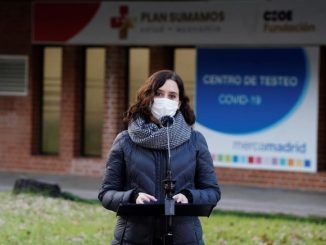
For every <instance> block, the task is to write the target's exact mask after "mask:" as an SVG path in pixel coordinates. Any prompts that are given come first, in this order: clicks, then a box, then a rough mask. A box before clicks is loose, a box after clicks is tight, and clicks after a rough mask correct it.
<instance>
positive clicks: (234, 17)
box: [33, 0, 326, 45]
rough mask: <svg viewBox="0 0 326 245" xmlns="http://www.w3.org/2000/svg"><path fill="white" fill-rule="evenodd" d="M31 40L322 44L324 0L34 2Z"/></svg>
mask: <svg viewBox="0 0 326 245" xmlns="http://www.w3.org/2000/svg"><path fill="white" fill-rule="evenodd" d="M33 13H34V19H33V42H34V43H70V44H116V45H137V44H138V45H152V44H157V45H210V44H212V45H216V44H227V45H228V44H241V45H243V44H301V45H306V44H325V43H326V25H325V19H326V1H323V0H311V1H303V0H293V1H257V0H252V1H232V2H227V1H225V2H220V1H218V2H212V1H210V2H118V1H117V2H97V3H91V2H90V3H85V2H81V3H46V2H45V3H35V4H34V11H33Z"/></svg>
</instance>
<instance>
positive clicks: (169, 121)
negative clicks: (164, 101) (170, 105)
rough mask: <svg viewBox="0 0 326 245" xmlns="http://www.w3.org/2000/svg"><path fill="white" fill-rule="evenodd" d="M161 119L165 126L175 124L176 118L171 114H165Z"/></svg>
mask: <svg viewBox="0 0 326 245" xmlns="http://www.w3.org/2000/svg"><path fill="white" fill-rule="evenodd" d="M160 121H161V124H162V126H163V127H169V126H171V125H172V124H173V122H174V119H173V117H171V116H163V117H161V119H160Z"/></svg>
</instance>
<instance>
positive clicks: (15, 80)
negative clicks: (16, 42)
mask: <svg viewBox="0 0 326 245" xmlns="http://www.w3.org/2000/svg"><path fill="white" fill-rule="evenodd" d="M0 95H27V56H20V55H0Z"/></svg>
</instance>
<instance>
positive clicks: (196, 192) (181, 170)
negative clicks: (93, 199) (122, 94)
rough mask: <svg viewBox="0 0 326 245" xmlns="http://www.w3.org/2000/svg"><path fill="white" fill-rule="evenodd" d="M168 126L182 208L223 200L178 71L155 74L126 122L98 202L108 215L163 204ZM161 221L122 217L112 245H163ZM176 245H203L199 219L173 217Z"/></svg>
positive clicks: (117, 138) (142, 91)
mask: <svg viewBox="0 0 326 245" xmlns="http://www.w3.org/2000/svg"><path fill="white" fill-rule="evenodd" d="M166 115H169V116H172V117H173V119H174V120H173V124H172V125H171V126H170V127H169V135H170V148H171V169H172V176H173V179H174V180H176V184H175V195H174V196H173V198H174V199H175V201H176V202H177V203H194V204H213V205H216V203H217V202H218V201H219V199H220V189H219V187H218V184H217V179H216V174H215V171H214V167H213V164H212V158H211V156H210V153H209V151H208V148H207V144H206V141H205V139H204V137H203V136H202V134H200V133H199V132H197V131H195V130H193V128H192V125H193V124H194V123H195V115H194V112H193V110H192V109H191V108H190V106H189V99H188V97H187V96H186V95H185V90H184V86H183V82H182V80H181V78H180V77H179V76H178V75H177V74H176V73H175V72H173V71H169V70H162V71H158V72H156V73H154V74H153V75H152V76H150V77H149V78H148V79H147V81H146V82H145V83H144V85H143V86H142V88H141V89H140V90H139V92H138V95H137V101H136V102H135V104H134V105H132V106H131V107H130V108H129V110H128V112H127V114H126V117H125V118H124V121H125V122H126V123H128V130H126V131H123V132H121V133H120V134H119V135H118V136H117V137H116V139H115V141H114V143H113V145H112V148H111V151H110V154H109V157H108V160H107V164H106V170H105V174H104V179H103V183H102V187H101V189H100V192H99V199H100V201H101V202H102V204H103V206H104V207H105V208H107V209H109V210H113V211H117V209H118V207H119V205H120V204H124V203H137V204H144V203H150V202H151V203H163V202H164V198H165V196H164V190H163V188H162V181H163V179H165V165H166V161H167V145H168V144H167V135H166V133H167V132H166V130H167V129H166V127H162V126H161V123H160V119H161V117H162V116H166ZM163 225H164V219H163V218H162V217H139V216H138V217H137V216H130V217H118V221H117V225H116V228H115V232H114V238H113V241H112V244H161V243H162V231H161V230H162V227H163ZM173 236H174V244H204V241H203V238H202V229H201V224H200V221H199V219H198V217H190V216H189V217H173Z"/></svg>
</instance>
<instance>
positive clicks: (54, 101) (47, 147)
mask: <svg viewBox="0 0 326 245" xmlns="http://www.w3.org/2000/svg"><path fill="white" fill-rule="evenodd" d="M61 68H62V49H61V48H56V47H47V48H45V49H44V66H43V86H42V117H41V120H42V122H41V125H42V126H41V127H42V143H41V152H42V153H44V154H58V152H59V122H60V98H61V96H60V94H61V80H62V75H61V74H62V72H61Z"/></svg>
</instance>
